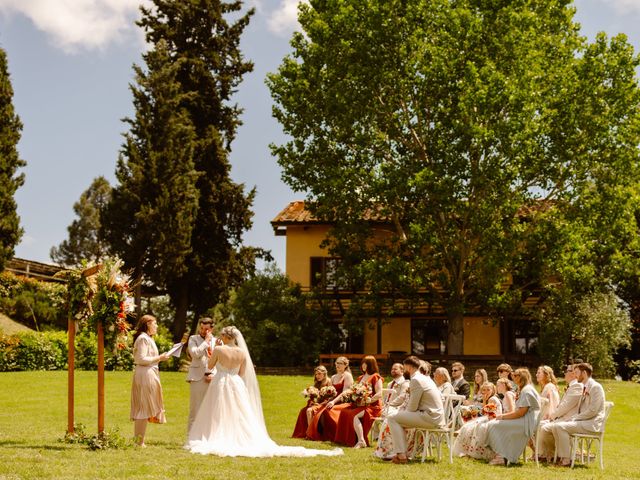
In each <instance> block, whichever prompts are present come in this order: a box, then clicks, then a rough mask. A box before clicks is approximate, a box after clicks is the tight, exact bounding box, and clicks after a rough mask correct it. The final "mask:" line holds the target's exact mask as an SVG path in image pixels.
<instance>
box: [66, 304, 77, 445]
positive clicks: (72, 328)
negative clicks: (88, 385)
mask: <svg viewBox="0 0 640 480" xmlns="http://www.w3.org/2000/svg"><path fill="white" fill-rule="evenodd" d="M67 328H68V332H67V337H68V342H69V343H68V352H67V363H68V369H67V432H68V433H74V432H75V428H74V423H75V421H74V410H73V407H74V399H75V384H74V378H73V377H74V370H75V339H76V322H75V320H74V318H73V315H72V314H71V312H69V320H68V326H67Z"/></svg>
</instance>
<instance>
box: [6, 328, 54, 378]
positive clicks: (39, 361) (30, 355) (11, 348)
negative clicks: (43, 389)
mask: <svg viewBox="0 0 640 480" xmlns="http://www.w3.org/2000/svg"><path fill="white" fill-rule="evenodd" d="M0 349H1V350H2V352H1V353H0V371H3V372H8V371H16V370H61V369H64V368H66V366H67V336H66V333H64V332H45V333H37V332H19V333H16V334H14V335H8V336H7V335H0Z"/></svg>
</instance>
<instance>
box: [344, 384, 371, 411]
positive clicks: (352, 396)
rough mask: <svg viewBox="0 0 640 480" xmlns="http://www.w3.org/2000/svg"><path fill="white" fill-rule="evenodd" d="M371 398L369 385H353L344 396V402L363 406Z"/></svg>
mask: <svg viewBox="0 0 640 480" xmlns="http://www.w3.org/2000/svg"><path fill="white" fill-rule="evenodd" d="M368 398H371V385H369V383H355V384H354V385H353V386H352V387H351V388H350V389H349V393H348V394H347V396H346V399H345V400H346V401H347V402H351V403H353V404H355V405H359V406H362V405H365V404H366V403H367V399H368Z"/></svg>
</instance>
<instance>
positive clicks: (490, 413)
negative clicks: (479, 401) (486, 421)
mask: <svg viewBox="0 0 640 480" xmlns="http://www.w3.org/2000/svg"><path fill="white" fill-rule="evenodd" d="M497 408H498V406H497V405H496V404H495V403H487V404H486V405H485V406H483V407H482V415H486V416H487V417H489V418H496V409H497Z"/></svg>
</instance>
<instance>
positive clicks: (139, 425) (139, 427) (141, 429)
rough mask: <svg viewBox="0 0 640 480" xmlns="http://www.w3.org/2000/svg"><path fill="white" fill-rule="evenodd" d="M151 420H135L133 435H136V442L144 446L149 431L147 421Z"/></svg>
mask: <svg viewBox="0 0 640 480" xmlns="http://www.w3.org/2000/svg"><path fill="white" fill-rule="evenodd" d="M148 422H149V420H147V419H146V418H142V419H136V420H135V421H134V422H133V436H134V437H135V442H136V443H137V444H138V445H139V446H141V447H144V436H145V434H146V433H147V423H148Z"/></svg>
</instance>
